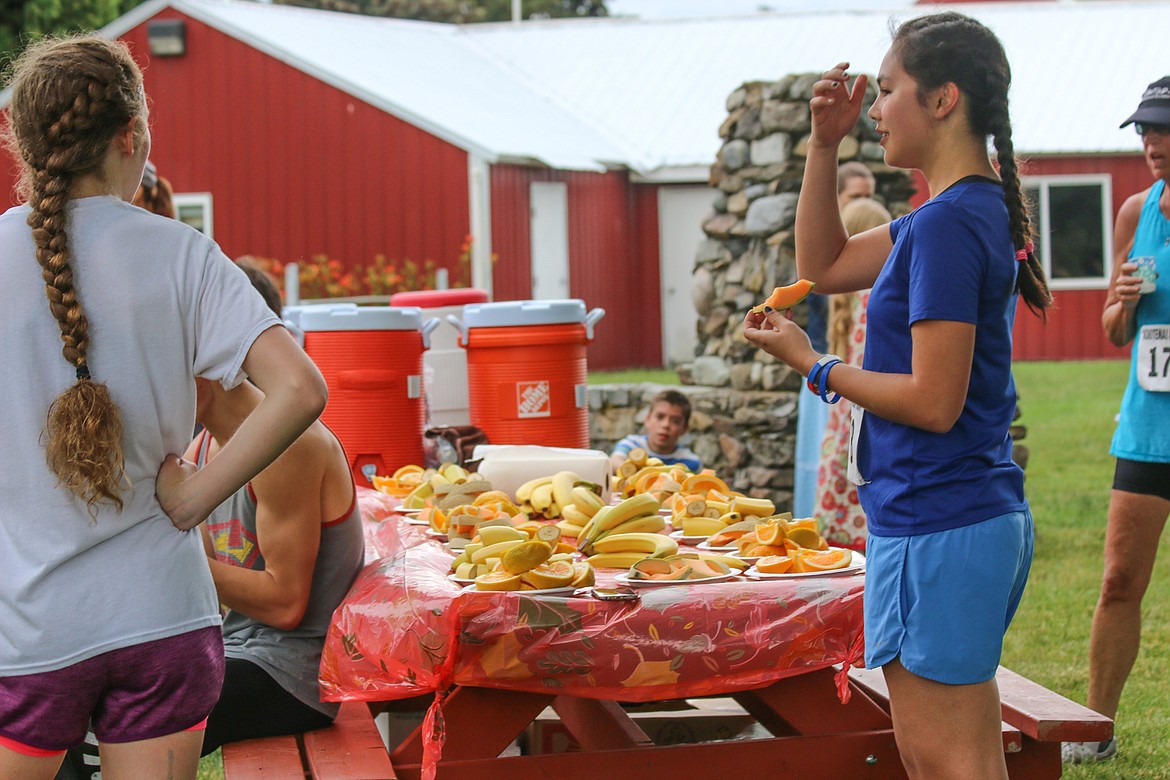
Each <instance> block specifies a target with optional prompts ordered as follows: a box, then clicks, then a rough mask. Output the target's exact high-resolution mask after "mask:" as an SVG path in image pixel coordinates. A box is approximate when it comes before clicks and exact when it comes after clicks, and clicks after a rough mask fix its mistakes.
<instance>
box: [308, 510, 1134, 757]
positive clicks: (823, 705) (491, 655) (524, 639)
mask: <svg viewBox="0 0 1170 780" xmlns="http://www.w3.org/2000/svg"><path fill="white" fill-rule="evenodd" d="M363 506H364V508H366V507H368V505H367V504H364V505H363ZM378 511H382V512H384V514H383V515H382V516H381V517H378V515H377V512H375V519H374V523H381V524H382V527H377V526H376V525H371V526H370V527H369V528H368V529H367V540H368V543H369V545H370V547H371V548H372V549H374V550H375V552H379V553H380V554H384V556H385V557H380V558H377V559H375V560H373V561H372V562H371V563H369V564H368V565H367V566H366V568H365V569H364V570H363V571H362V572H361V574H360V575H359V577H358V579H357V581H356V582H355V584H354V586H353V587H352V588H351V591H350V593H349V594H348V596H347V598H346V600H345V602H344V603H343V604H342V605H341V607H339V608H338V610H337V611H336V613H335V615H334V620H333V625H332V627H331V629H330V633H329V636H328V638H327V640H326V645H325V650H324V654H323V657H322V663H321V673H320V681H321V689H322V697H323V698H324V699H325V700H328V701H339V702H367V703H379V702H393V701H395V700H400V699H408V698H415V697H419V696H424V695H433V697H434V698H433V703H432V704H431V706H430V709H429V710H428V712H427V715H426V718H425V719H424V721H423V724H422V725H421V726H420V727H419V728H418V729H416V730H415V731H414V733H413V734H411V735H410V736H409V737H408V738H407V739H406V740H404V741H403V742H402V743H401V744H399V745H397V746H393V745H392V746H391V748H390V756H391V763H392V764H393V766H394V770H395V773H396V776H397V777H401V778H411V779H413V778H432V777H434V776H435V771H436V770H438V772H439V776H440V777H441V778H443V779H444V780H479V779H480V778H489V777H491V778H495V777H500V776H504V775H503V774H501V773H506V775H507V776H508V777H509V778H514V779H515V780H525V779H527V778H533V779H535V778H547V777H551V776H562V777H584V776H587V775H589V774H592V773H596V774H598V775H599V776H605V775H609V776H633V773H634V772H635V771H636V770H635V769H634V767H636V768H638V769H643V768H645V769H651V768H652V769H656V770H661V769H664V768H665V769H667V770H668V771H671V770H673V771H677V772H679V773H681V775H680V776H684V777H687V776H693V772H694V768H695V766H705V767H708V768H716V767H720V766H724V765H726V766H728V767H735V770H736V772H737V773H739V774H750V773H751V772H760V773H767V775H768V776H773V775H775V774H777V773H780V774H783V773H784V772H786V771H790V772H794V773H795V772H799V773H801V776H802V777H807V778H826V780H828V779H830V778H842V777H855V776H864V777H870V778H902V777H905V773H904V771H903V769H902V765H901V760H900V758H899V756H898V753H897V747H896V745H895V742H894V735H893V729H892V724H891V721H890V717H889V709H888V701H887V700H886V699H885V698H884V690H883V688H882V685H881V684H880V675H879V677H878V678H877V679H876V680H875V678H874V677H873V675H872V674H871V675H868V676H866V675H863V674H858V673H857V671H858V670H853V669H852V667H853V666H854V665H855V664H857V663H858V662H859V661H860V658H861V655H862V650H863V637H862V593H863V588H864V576H863V575H862V574H860V573H845V574H836V575H828V576H813V577H793V578H783V579H773V580H767V581H754V580H748V579H744V578H742V577H737V578H735V579H733V580H729V581H725V582H712V583H701V582H700V583H693V584H685V585H672V586H667V587H658V588H646V589H643V590H641V591H640V596H641V598H640V600H639V601H638V602H636V603H634V602H611V601H599V600H597V599H596V598H593V597H592V596H591V595H589V594H588V593H587V592H584V591H577V592H574V593H565V594H556V595H532V596H529V595H525V594H524V593H522V592H519V593H493V592H487V593H484V592H469V591H468V590H466V589H465V588H464V586H462V585H460V584H457V583H455V582H453V581H452V580H451V579H449V578H448V570H449V567H450V563H451V560H452V554H451V553H450V552H449V551H448V550H447V549H446V548H445V546H444V545H441V544H440V543H438V542H436V541H433V540H430V539H428V538H427V537H426V535H425V533H424V529H421V528H419V527H414V526H409V525H407V524H406V523H405V521H404V519H403V518H402V517H401V516H399V515H395V513H394V511H395V510H394V508H393V506H392V504H389V503H387V504H384V505H383V507H382V510H378ZM617 573H618V572H613V571H606V570H601V571H599V572H598V575H599V576H598V580H599V583H598V584H599V585H605V584H609V583H610V582H611V581H612V578H613V576H614V575H616V574H617ZM851 672H853V673H852V674H851ZM1002 672H1003V673H1004V674H1003V675H1001V676H1002V678H1003V679H1002V680H1001V689H1004V688H1005V681H1006V686H1007V688H1008V689H1015V688H1017V687H1019V686H1024V688H1021V690H1024V689H1025V688H1026V690H1025V695H1026V697H1027V701H1028V703H1029V706H1027V707H1024V708H1023V709H1021V708H1020V707H1018V706H1016V705H1015V704H1010V703H1009V702H1008V695H1009V694H1010V690H1009V691H1008V692H1007V693H1005V699H1004V700H1005V705H1004V713H1005V715H1004V718H1005V723H1004V724H1003V725H1004V748H1005V752H1007V753H1008V766H1009V772H1010V773H1011V775H1012V776H1013V777H1020V778H1023V777H1027V778H1041V777H1059V776H1060V757H1059V748H1060V744H1059V740H1060V739H1074V738H1081V739H1091V738H1095V737H1094V736H1085V735H1090V734H1091V735H1096V734H1100V733H1105V732H1106V731H1107V730H1111V723H1109V722H1108V719H1106V718H1103V717H1101V716H1096V718H1095V719H1094V718H1092V717H1089V716H1088V715H1086V714H1085V713H1086V712H1088V711H1086V710H1084V708H1082V707H1079V705H1075V704H1073V703H1072V702H1068V700H1066V699H1063V698H1062V697H1058V696H1056V695H1055V694H1051V692H1048V691H1046V690H1045V689H1043V688H1042V687H1041V686H1037V685H1036V684H1035V683H1031V682H1030V681H1027V680H1023V678H1018V676H1015V675H1012V674H1011V673H1010V672H1008V671H1007V670H1002ZM1021 681H1022V682H1021ZM1017 683H1019V685H1017ZM1025 684H1026V685H1025ZM1028 686H1030V687H1028ZM703 696H730V697H732V698H734V699H735V700H736V702H738V703H739V705H740V706H741V707H742V708H743V709H744V710H746V711H747V712H748V713H749V714H750V715H751V716H752V717H754V718H755V719H756V721H758V723H759V724H761V725H762V726H764V727H765V728H766V729H767V731H768V732H770V733H771V734H772V735H773V737H772V738H770V739H753V740H750V741H742V740H741V741H722V742H705V743H702V744H691V745H672V746H655V745H654V744H653V743H652V742H651V740H650V739H649V738H648V737H647V736H646V734H645V733H644V732H643V731H642V729H640V728H639V726H638V725H637V721H636V720H635V719H634V718H631V717H630V714H629V713H628V712H626V709H624V708H623V707H622V706H621V703H626V704H629V703H636V702H664V701H670V700H677V699H687V698H696V697H703ZM1052 697H1054V698H1052ZM1049 698H1052V701H1053V702H1055V704H1056V706H1057V710H1059V713H1060V714H1059V715H1058V716H1057V719H1056V720H1051V719H1048V716H1047V715H1045V714H1044V713H1045V712H1049V711H1051V710H1050V708H1047V705H1048V704H1049V702H1048V699H1049ZM1058 699H1059V701H1056V700H1058ZM375 706H376V705H375ZM546 707H552V708H553V710H555V712H556V714H557V715H558V716H559V718H560V720H561V723H562V725H563V726H564V728H565V730H567V731H568V732H569V734H570V736H572V737H573V738H574V739H575V741H576V742H577V743H579V744H580V746H581V748H582V750H581V751H580V752H572V753H557V754H546V755H523V756H517V757H505V758H501V757H500V754H501V752H503V751H504V750H505V748H507V747H508V746H509V745H510V744H511V743H512V742H513V741H514V740H515V739H516V738H517V737H518V736H519V735H520V734H521V733H522V732H523V731H524V730H525V729H526V727H527V726H528V725H529V724H530V723H532V722H533V720H534V719H536V718H537V717H538V716H539V715H540V714H541V713H542V712H544V711H545V709H546ZM1046 708H1047V709H1046ZM1074 710H1076V711H1075V712H1074ZM1038 711H1039V714H1038ZM1093 715H1095V713H1094V714H1093ZM1009 717H1011V718H1012V719H1013V720H1014V721H1015V722H1016V724H1017V725H1012V724H1009V723H1007V722H1006V721H1007V720H1008V719H1009ZM1078 735H1079V736H1078ZM603 773H604V775H603ZM615 773H616V774H615Z"/></svg>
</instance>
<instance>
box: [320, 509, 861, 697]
mask: <svg viewBox="0 0 1170 780" xmlns="http://www.w3.org/2000/svg"><path fill="white" fill-rule="evenodd" d="M382 525H383V526H385V528H381V529H377V530H376V531H375V533H374V537H375V543H376V544H379V545H383V546H386V545H385V544H384V541H385V540H386V539H387V538H388V537H389V536H390V535H391V531H390V528H391V527H393V528H395V531H394V533H396V534H399V536H398V538H397V544H398V545H399V546H398V549H397V551H396V552H394V553H392V554H391V555H389V556H388V557H384V558H381V559H379V560H376V561H374V562H372V563H370V564H368V565H367V566H366V568H365V569H364V570H363V571H362V572H361V574H360V575H359V576H358V579H357V581H356V582H355V583H354V585H353V587H352V588H351V590H350V593H349V595H348V596H347V597H346V599H345V601H344V602H343V603H342V605H341V606H340V607H339V608H338V609H337V611H336V612H335V614H334V617H333V625H332V626H331V628H330V631H329V636H328V638H327V640H326V643H325V650H324V654H323V656H322V660H321V691H322V698H323V699H325V700H327V701H382V700H391V699H401V698H408V697H412V696H418V695H421V694H425V693H429V692H438V691H445V690H447V689H448V688H450V687H451V686H453V685H471V686H477V687H485V688H509V689H514V690H524V691H534V692H540V693H556V694H568V695H572V696H581V697H587V698H596V699H611V700H617V701H630V702H633V701H655V700H662V699H675V698H687V697H691V696H702V695H708V694H721V693H731V692H735V691H741V690H750V689H753V688H759V687H762V686H764V685H767V684H768V683H770V682H773V681H775V680H778V679H781V678H784V677H788V676H791V675H796V674H801V673H803V672H808V671H812V670H815V669H821V668H825V667H827V666H830V665H833V664H845V665H849V664H852V663H854V662H856V661H858V660H859V659H860V656H861V652H862V590H863V585H864V576H863V575H862V574H860V573H853V574H838V575H834V576H818V577H806V578H791V579H779V580H768V581H752V580H747V579H744V578H742V577H739V578H736V579H734V580H729V581H726V582H718V583H697V584H689V585H672V586H666V587H658V588H645V589H642V590H640V592H639V593H640V596H641V599H640V601H638V602H603V601H598V600H597V599H595V598H593V597H591V596H589V595H574V594H567V595H539V596H525V595H523V594H521V593H480V592H466V591H464V590H463V588H462V586H460V585H458V584H456V583H453V582H451V581H450V580H449V579H448V578H447V572H448V569H449V567H450V563H451V560H452V556H451V554H450V553H449V552H448V551H447V550H446V549H445V548H444V547H443V546H441V545H440V544H438V543H436V542H433V541H421V542H418V543H415V544H414V546H406V544H404V543H403V539H402V535H403V534H405V535H410V534H412V533H413V531H414V527H410V526H404V524H403V523H401V522H398V521H396V520H391V519H387V520H385V521H383V522H382ZM379 539H382V540H383V541H378V540H379ZM408 541H409V542H413V541H414V539H413V537H411V538H410V539H408ZM617 573H618V572H616V571H614V572H605V571H603V572H601V576H600V578H599V579H600V580H601V582H605V581H607V580H612V577H613V576H614V575H616V574H617ZM579 593H580V592H579Z"/></svg>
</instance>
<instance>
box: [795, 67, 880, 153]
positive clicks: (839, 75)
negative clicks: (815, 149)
mask: <svg viewBox="0 0 1170 780" xmlns="http://www.w3.org/2000/svg"><path fill="white" fill-rule="evenodd" d="M848 68H849V63H848V62H840V63H838V64H837V65H836V66H835V67H833V68H830V69H829V70H827V71H825V72H824V74H823V75H822V76H821V80H820V81H818V82H816V83H815V84H813V96H812V100H810V101H809V103H808V105H809V109H810V110H811V111H812V135H811V138H810V139H809V143H810V144H816V145H818V146H825V147H831V148H833V149H836V148H837V145H838V144H840V143H841V139H842V138H844V137H845V136H846V135H848V134H849V133H850V132H852V131H853V128H854V126H855V125H856V124H857V119H858V117H860V116H861V107H862V101H863V100H864V99H865V87H866V85H867V84H868V83H869V78H868V77H867V76H865V75H860V76H857V77H856V78H855V79H854V80H853V85H852V87H850V86H849V74H848V72H847V71H848Z"/></svg>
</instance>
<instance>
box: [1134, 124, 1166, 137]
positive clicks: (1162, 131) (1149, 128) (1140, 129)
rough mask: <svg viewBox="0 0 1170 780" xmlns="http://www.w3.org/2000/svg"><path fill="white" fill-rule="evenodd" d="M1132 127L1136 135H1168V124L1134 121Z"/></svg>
mask: <svg viewBox="0 0 1170 780" xmlns="http://www.w3.org/2000/svg"><path fill="white" fill-rule="evenodd" d="M1133 129H1134V130H1137V134H1138V135H1145V134H1146V133H1157V134H1158V135H1170V125H1157V124H1154V123H1153V122H1134V123H1133Z"/></svg>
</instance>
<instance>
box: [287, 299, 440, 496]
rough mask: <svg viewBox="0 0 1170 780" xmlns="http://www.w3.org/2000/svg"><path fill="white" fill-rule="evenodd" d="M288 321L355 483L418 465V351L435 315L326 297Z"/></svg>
mask: <svg viewBox="0 0 1170 780" xmlns="http://www.w3.org/2000/svg"><path fill="white" fill-rule="evenodd" d="M286 319H290V318H289V317H287V316H286ZM291 321H292V324H293V330H294V332H295V333H297V335H298V337H301V338H303V343H304V346H305V352H306V353H308V355H309V357H310V358H312V359H313V362H314V363H316V364H317V368H318V369H320V371H321V373H322V375H324V377H325V382H326V384H327V385H328V387H329V403H328V404H327V405H326V406H325V411H324V413H322V415H321V421H322V422H324V423H325V424H326V425H328V426H329V427H330V429H332V431H333V432H334V433H335V434H337V438H338V439H339V440H340V441H341V443H342V445H343V446H344V447H345V453H346V455H347V456H348V458H349V463H350V468H351V469H352V470H353V476H354V480H355V481H356V482H357V484H359V485H362V486H363V487H370V486H371V485H372V483H373V476H374V475H375V474H392V473H394V471H395V469H397V468H398V467H399V466H405V465H407V464H409V463H419V464H421V463H422V462H423V427H424V419H425V415H426V409H425V406H424V403H423V387H422V364H423V352H424V350H426V349H427V347H428V346H429V344H430V333H431V331H433V330H434V329H435V328H436V327H437V326H438V325H439V320H438V319H437V318H430V319H426V320H424V318H423V316H422V313H421V310H420V309H418V307H414V306H405V307H393V306H361V307H358V306H344V305H342V306H337V305H329V304H325V305H320V306H312V305H310V306H301V307H297V309H296V311H295V312H293V316H292V317H291Z"/></svg>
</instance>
